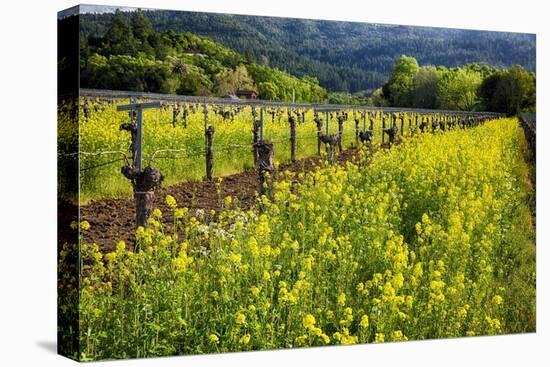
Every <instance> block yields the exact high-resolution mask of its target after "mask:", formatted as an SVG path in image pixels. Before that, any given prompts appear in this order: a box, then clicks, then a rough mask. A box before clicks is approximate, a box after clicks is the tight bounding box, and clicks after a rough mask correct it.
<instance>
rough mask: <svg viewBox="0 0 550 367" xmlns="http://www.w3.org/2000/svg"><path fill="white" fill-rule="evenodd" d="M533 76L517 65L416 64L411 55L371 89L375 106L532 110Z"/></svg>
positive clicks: (533, 101) (534, 81)
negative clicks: (498, 67) (379, 86)
mask: <svg viewBox="0 0 550 367" xmlns="http://www.w3.org/2000/svg"><path fill="white" fill-rule="evenodd" d="M535 84H536V77H535V74H534V73H529V72H527V71H525V70H524V69H523V68H522V67H521V66H519V65H516V66H513V67H511V68H509V69H496V68H493V67H490V66H488V65H477V64H468V65H464V66H462V67H455V68H451V69H447V68H445V67H443V66H440V67H437V68H436V67H435V66H432V65H427V66H422V67H418V64H417V63H416V60H415V59H414V58H413V57H409V56H402V57H401V58H399V59H398V60H397V61H396V62H395V66H394V68H393V70H392V71H391V73H390V79H389V80H388V82H386V83H385V84H384V85H383V86H382V88H381V90H377V91H375V93H373V97H372V98H373V103H374V104H375V105H376V106H386V105H390V106H397V107H415V108H440V109H445V110H461V111H475V110H485V111H493V112H504V113H507V114H509V115H514V114H517V113H518V112H520V111H534V110H535V105H536V88H535Z"/></svg>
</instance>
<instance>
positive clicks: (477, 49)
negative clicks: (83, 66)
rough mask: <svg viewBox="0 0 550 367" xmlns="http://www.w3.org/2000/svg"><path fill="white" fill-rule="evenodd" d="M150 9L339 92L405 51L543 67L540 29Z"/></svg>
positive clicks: (430, 57)
mask: <svg viewBox="0 0 550 367" xmlns="http://www.w3.org/2000/svg"><path fill="white" fill-rule="evenodd" d="M145 13H146V16H147V17H148V18H149V19H151V22H152V23H153V25H154V26H155V28H156V29H157V30H159V31H165V30H170V29H172V30H174V31H176V32H193V33H195V34H199V35H201V36H205V37H208V38H211V39H213V40H215V41H216V42H218V43H220V44H222V45H224V46H226V47H229V48H231V49H234V50H237V51H238V52H240V53H242V54H245V53H246V54H249V56H250V59H253V60H255V61H256V62H261V63H262V64H264V65H265V64H266V62H268V63H269V65H270V66H272V67H277V68H279V69H281V70H286V71H288V72H289V73H291V74H293V75H296V76H299V77H300V76H302V75H315V76H317V77H318V78H319V82H320V85H321V86H323V87H325V88H327V89H329V90H331V91H344V92H352V93H353V92H356V91H362V90H369V91H372V90H375V89H376V88H378V87H379V86H380V85H382V84H383V83H384V82H385V81H386V80H387V78H388V74H389V71H390V70H391V67H392V63H393V62H394V60H395V58H397V57H399V56H400V55H402V54H406V55H415V56H416V57H417V59H418V61H419V62H420V63H421V64H423V65H426V64H433V65H445V66H446V67H455V66H458V65H464V64H468V63H472V62H482V63H487V64H491V65H497V66H499V67H509V66H511V65H513V64H518V63H520V64H522V65H523V66H524V67H525V68H526V69H527V70H531V71H532V70H535V61H536V60H535V46H536V42H535V37H534V35H532V34H520V33H509V32H487V31H475V30H461V29H445V28H430V27H410V26H402V25H382V24H367V23H350V22H335V21H325V20H310V19H307V20H306V19H291V18H274V17H255V16H243V15H232V14H212V13H210V14H208V13H196V12H176V11H161V10H159V11H148V12H145ZM112 16H113V15H112V14H86V15H85V16H83V17H81V22H82V29H83V32H85V33H86V34H91V35H93V36H95V37H99V36H102V35H103V34H104V33H105V29H106V28H108V25H109V24H110V20H111V18H112Z"/></svg>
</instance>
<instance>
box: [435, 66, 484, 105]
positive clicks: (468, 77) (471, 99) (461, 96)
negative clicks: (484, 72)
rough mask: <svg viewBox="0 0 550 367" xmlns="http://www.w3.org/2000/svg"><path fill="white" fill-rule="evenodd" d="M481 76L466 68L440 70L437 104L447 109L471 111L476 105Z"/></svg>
mask: <svg viewBox="0 0 550 367" xmlns="http://www.w3.org/2000/svg"><path fill="white" fill-rule="evenodd" d="M481 82H482V77H481V74H480V73H479V72H476V71H472V70H469V69H468V68H454V69H450V70H446V71H444V72H442V75H441V79H440V82H439V90H438V93H439V96H438V97H439V104H440V105H441V107H442V108H444V109H448V110H462V111H473V110H475V109H476V107H477V106H478V96H477V90H478V88H479V86H480V85H481Z"/></svg>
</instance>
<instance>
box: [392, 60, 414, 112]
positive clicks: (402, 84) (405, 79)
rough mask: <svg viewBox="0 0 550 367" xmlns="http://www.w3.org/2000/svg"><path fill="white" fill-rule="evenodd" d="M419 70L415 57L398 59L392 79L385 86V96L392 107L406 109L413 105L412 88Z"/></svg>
mask: <svg viewBox="0 0 550 367" xmlns="http://www.w3.org/2000/svg"><path fill="white" fill-rule="evenodd" d="M418 70H419V67H418V62H417V61H416V59H415V58H414V57H411V56H405V55H403V56H401V57H400V58H399V59H397V61H396V62H395V65H394V67H393V69H392V71H391V73H390V78H389V80H388V82H387V83H386V84H385V85H384V88H385V89H384V95H385V96H386V98H387V99H388V100H389V101H390V103H391V105H392V106H396V107H404V106H410V105H411V104H412V88H413V86H414V77H415V75H416V73H418Z"/></svg>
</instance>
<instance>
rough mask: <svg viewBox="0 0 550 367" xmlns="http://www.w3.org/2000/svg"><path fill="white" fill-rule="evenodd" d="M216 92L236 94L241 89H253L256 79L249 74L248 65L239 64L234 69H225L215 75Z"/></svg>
mask: <svg viewBox="0 0 550 367" xmlns="http://www.w3.org/2000/svg"><path fill="white" fill-rule="evenodd" d="M215 83H216V93H217V94H219V95H227V94H235V93H236V92H237V90H239V89H252V88H253V87H254V81H253V80H252V78H251V77H250V76H249V75H248V71H247V69H246V66H244V65H242V64H241V65H238V66H237V67H236V68H235V69H234V70H231V69H224V70H223V71H221V72H219V73H218V74H217V75H216V77H215Z"/></svg>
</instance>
